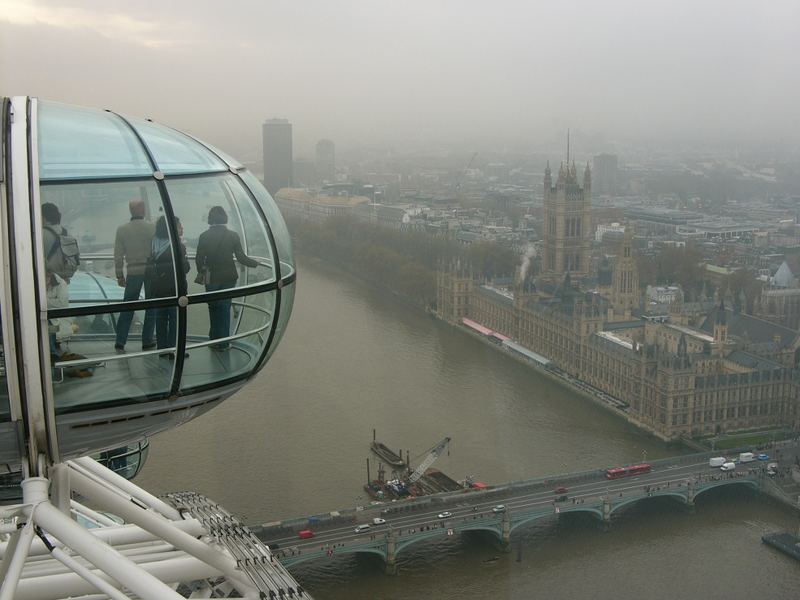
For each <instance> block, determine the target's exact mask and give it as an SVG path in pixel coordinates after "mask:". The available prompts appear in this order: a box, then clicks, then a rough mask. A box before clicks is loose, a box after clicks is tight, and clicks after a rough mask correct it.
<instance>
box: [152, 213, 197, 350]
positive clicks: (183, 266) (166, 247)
mask: <svg viewBox="0 0 800 600" xmlns="http://www.w3.org/2000/svg"><path fill="white" fill-rule="evenodd" d="M175 228H176V229H177V230H178V235H179V236H180V235H183V227H182V226H181V222H180V219H178V218H177V217H175ZM179 248H180V256H179V257H178V261H177V262H178V264H179V265H180V268H179V269H178V274H179V275H178V276H179V277H180V278H181V279H182V281H183V286H182V287H183V288H184V289H185V288H186V273H188V272H189V268H190V265H189V259H188V258H186V247H185V246H184V245H183V242H179ZM146 283H147V289H146V291H147V297H148V298H166V297H170V296H175V294H176V290H175V269H174V267H173V264H172V251H171V245H170V242H169V231H167V220H166V218H165V217H163V216H162V217H160V218H159V219H158V221H157V222H156V232H155V236H154V237H153V242H152V245H151V252H150V259H149V261H148V268H147V277H146ZM155 317H156V347H157V348H159V349H161V348H172V347H174V346H175V339H176V333H177V323H178V309H177V308H176V307H174V306H168V307H164V308H157V309H155ZM165 356H166V355H165ZM170 356H171V355H170Z"/></svg>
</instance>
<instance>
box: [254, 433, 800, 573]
mask: <svg viewBox="0 0 800 600" xmlns="http://www.w3.org/2000/svg"><path fill="white" fill-rule="evenodd" d="M745 450H746V449H745ZM745 450H742V451H745ZM729 453H732V451H729ZM738 453H739V451H738V450H737V451H736V454H735V456H738ZM798 453H800V446H798V445H797V444H796V443H792V444H786V445H782V446H779V447H778V448H777V449H773V450H770V451H769V456H770V458H769V462H774V461H779V463H780V467H781V468H785V467H786V466H789V465H790V464H794V463H795V461H797V460H798ZM719 455H720V453H719V452H716V453H703V454H693V455H685V456H677V457H672V458H667V459H661V460H657V461H651V462H649V464H650V466H651V467H652V469H651V471H650V472H649V473H644V474H641V475H635V476H627V477H621V478H619V479H608V478H607V477H606V469H605V468H604V469H600V470H594V471H586V472H581V473H568V474H563V475H557V476H551V477H546V478H540V479H534V480H529V481H521V482H514V483H508V484H503V485H499V486H494V487H493V488H491V489H489V490H485V491H473V490H464V491H462V492H450V493H445V494H436V495H432V496H424V497H419V498H416V499H414V500H413V501H412V500H403V501H397V502H394V503H384V504H381V505H379V506H369V507H359V508H357V509H348V510H343V511H335V512H332V513H330V514H325V515H319V516H315V517H310V518H302V519H293V520H286V521H281V522H275V523H268V524H264V525H263V526H261V527H254V528H252V529H253V530H254V533H256V535H258V536H259V537H260V538H261V539H262V540H263V541H264V542H265V543H267V544H269V545H270V547H271V548H272V554H273V556H275V557H276V558H277V559H278V560H279V561H280V562H281V563H282V564H283V565H284V566H285V567H292V566H293V565H296V564H298V563H301V562H305V561H310V560H320V559H328V560H329V559H331V558H332V557H335V556H339V555H342V554H353V553H356V554H373V555H378V556H380V557H381V558H382V559H383V561H384V562H385V564H386V569H387V572H389V573H393V572H395V571H396V564H397V562H396V561H397V556H398V555H399V553H400V552H402V551H403V550H405V549H406V548H409V547H410V546H413V545H414V544H417V543H419V542H423V541H425V540H430V539H433V538H441V537H445V536H455V535H458V534H460V533H463V532H467V531H484V532H488V534H490V535H491V536H492V537H494V538H495V540H496V542H497V543H498V544H499V545H500V546H501V547H502V548H505V549H507V548H508V544H509V542H510V540H511V535H512V534H513V533H514V531H516V530H517V529H519V528H522V527H525V526H526V525H529V524H531V523H533V522H535V521H538V520H540V519H548V518H558V516H559V515H562V514H566V513H587V514H589V515H591V516H593V517H595V518H596V519H597V520H598V523H601V524H602V525H603V527H605V528H607V527H609V525H610V524H611V521H612V517H613V516H614V514H615V513H617V512H618V511H620V510H621V509H623V508H625V507H626V506H629V505H631V504H633V503H636V502H640V501H643V500H644V501H646V500H648V499H650V498H657V497H666V498H671V499H673V500H675V501H676V502H678V503H679V504H681V505H683V506H685V507H686V508H687V509H688V510H692V509H693V507H694V503H695V500H696V499H697V497H698V496H700V495H701V494H703V493H705V492H707V491H709V490H712V489H716V488H720V487H723V486H738V487H742V488H751V489H752V490H755V491H761V492H764V493H768V494H770V495H780V491H779V490H778V489H777V488H778V486H776V484H775V483H774V481H772V479H771V478H770V477H768V475H767V473H766V471H767V464H768V463H767V462H766V461H759V460H755V461H753V462H748V463H739V464H737V465H736V470H735V471H730V472H723V471H721V470H720V469H719V468H711V467H709V458H711V457H712V456H719ZM729 455H733V454H729ZM375 518H381V519H385V523H383V524H380V525H374V524H373V519H375ZM359 524H370V525H371V526H370V528H369V529H367V530H364V531H360V532H356V531H355V528H356V527H357V526H358V525H359ZM301 530H311V531H313V534H314V536H313V537H311V538H307V539H300V538H299V537H298V532H299V531H301Z"/></svg>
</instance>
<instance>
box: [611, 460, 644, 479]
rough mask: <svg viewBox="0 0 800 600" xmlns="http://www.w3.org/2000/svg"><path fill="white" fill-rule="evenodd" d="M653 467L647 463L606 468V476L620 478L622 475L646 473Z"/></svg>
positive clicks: (629, 475) (630, 475)
mask: <svg viewBox="0 0 800 600" xmlns="http://www.w3.org/2000/svg"><path fill="white" fill-rule="evenodd" d="M651 470H652V467H651V466H650V465H648V464H647V463H642V464H640V465H629V466H627V467H614V468H613V469H606V478H608V479H619V478H620V477H632V476H634V475H644V474H645V473H649V472H650V471H651Z"/></svg>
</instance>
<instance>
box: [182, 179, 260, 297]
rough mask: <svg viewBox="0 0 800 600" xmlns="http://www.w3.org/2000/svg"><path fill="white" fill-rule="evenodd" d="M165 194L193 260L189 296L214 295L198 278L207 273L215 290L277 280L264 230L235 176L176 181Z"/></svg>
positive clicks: (251, 203)
mask: <svg viewBox="0 0 800 600" xmlns="http://www.w3.org/2000/svg"><path fill="white" fill-rule="evenodd" d="M167 189H168V191H169V195H170V200H171V202H172V206H173V211H174V213H175V215H176V216H178V217H180V218H181V220H182V222H183V227H184V230H185V236H184V239H185V242H186V245H187V247H188V249H189V255H190V256H192V255H194V256H195V261H194V264H193V265H192V266H193V268H194V271H193V272H192V273H190V275H189V281H190V282H193V284H192V285H190V289H189V291H190V293H194V294H197V293H202V292H205V291H213V290H208V289H207V288H206V285H207V283H204V282H202V281H201V280H199V279H198V277H197V275H198V272H199V271H204V270H207V271H208V272H209V273H210V274H211V284H212V285H213V286H214V287H216V288H217V289H227V288H231V287H236V286H237V285H238V286H241V285H249V284H254V283H263V282H267V281H271V280H273V279H274V273H273V270H272V252H271V249H270V245H269V239H268V238H267V233H266V229H265V228H264V225H263V223H262V222H261V221H260V219H259V218H258V214H257V212H256V209H255V207H254V206H253V202H252V200H251V198H250V197H249V195H248V194H247V193H246V191H245V190H244V188H243V187H242V185H241V183H240V182H239V180H238V179H237V178H236V177H235V176H233V175H231V174H229V173H228V174H224V175H217V176H211V177H203V178H199V177H198V178H191V179H177V180H172V181H168V182H167ZM201 239H202V240H203V243H202V244H201Z"/></svg>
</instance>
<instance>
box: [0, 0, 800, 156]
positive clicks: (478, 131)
mask: <svg viewBox="0 0 800 600" xmlns="http://www.w3.org/2000/svg"><path fill="white" fill-rule="evenodd" d="M799 22H800V3H796V2H770V3H768V4H764V5H753V4H752V3H747V2H743V1H728V2H726V1H713V2H678V1H669V2H648V3H642V2H636V1H624V2H623V1H619V2H602V3H601V2H571V3H568V4H558V5H556V4H555V3H552V2H551V3H537V4H536V5H534V4H533V3H530V2H512V1H506V2H499V3H493V4H492V5H489V4H488V3H474V4H473V3H464V2H456V1H433V0H428V1H427V2H425V1H419V0H410V1H407V2H404V3H383V2H375V1H367V0H343V1H341V2H331V1H328V2H323V1H319V0H309V1H306V2H296V1H295V2H292V1H288V0H287V1H283V0H282V1H270V2H265V3H252V4H251V3H246V2H229V3H226V4H224V5H222V4H220V3H218V2H215V3H211V2H207V1H204V0H193V1H191V2H187V1H186V0H179V1H175V2H169V3H165V2H155V1H153V0H140V1H138V2H133V3H131V2H121V1H118V0H102V1H101V0H89V1H84V2H77V1H70V0H65V1H64V2H56V1H33V0H0V93H2V94H3V95H21V94H30V95H36V96H39V97H41V98H46V99H50V100H57V101H61V102H67V103H73V104H82V105H87V106H98V107H103V108H112V109H114V110H116V111H119V112H124V113H128V114H132V115H137V116H146V117H151V118H153V119H154V120H157V121H161V122H163V123H166V124H169V125H172V126H175V127H178V128H181V129H185V130H188V131H191V132H192V133H194V134H196V135H198V136H200V137H201V138H203V139H205V140H207V141H209V142H211V143H215V144H217V145H220V146H222V147H223V148H225V149H227V150H229V151H231V152H233V153H235V154H237V155H240V156H241V157H242V158H243V159H245V160H248V159H255V158H257V157H258V156H259V154H260V135H261V123H262V122H263V121H264V120H265V119H267V118H271V117H276V116H277V117H284V118H287V119H289V120H290V121H291V122H292V123H293V125H294V133H295V148H296V154H297V155H304V156H307V157H312V156H313V144H314V143H316V141H317V140H318V139H320V138H330V139H332V140H334V141H335V142H336V144H337V147H338V148H344V147H346V146H348V145H350V146H357V145H363V144H380V143H395V142H398V141H399V142H403V141H430V142H445V143H452V144H454V145H456V146H457V145H458V144H472V145H477V144H492V145H502V144H509V145H515V146H517V147H519V146H524V145H525V144H528V143H530V144H531V145H532V146H535V145H537V143H541V141H542V140H545V139H552V138H553V136H554V135H559V132H560V131H562V130H563V129H565V128H566V127H572V128H573V129H578V130H581V131H583V132H585V133H587V134H590V135H599V136H602V137H604V138H605V139H608V140H615V139H627V140H637V141H650V142H651V143H656V144H657V143H659V141H663V142H664V143H669V142H672V141H689V142H700V141H703V140H707V141H709V142H714V141H717V140H720V141H730V142H737V143H739V142H750V141H752V142H756V143H770V142H772V141H775V142H777V141H783V143H789V144H791V145H797V143H798V141H799V140H800V121H799V120H798V116H797V108H796V107H797V106H798V104H800V81H799V80H798V75H797V74H798V72H800V52H798V50H800V48H798V46H800V43H798V41H797V37H796V33H795V29H796V26H797V23H799Z"/></svg>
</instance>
